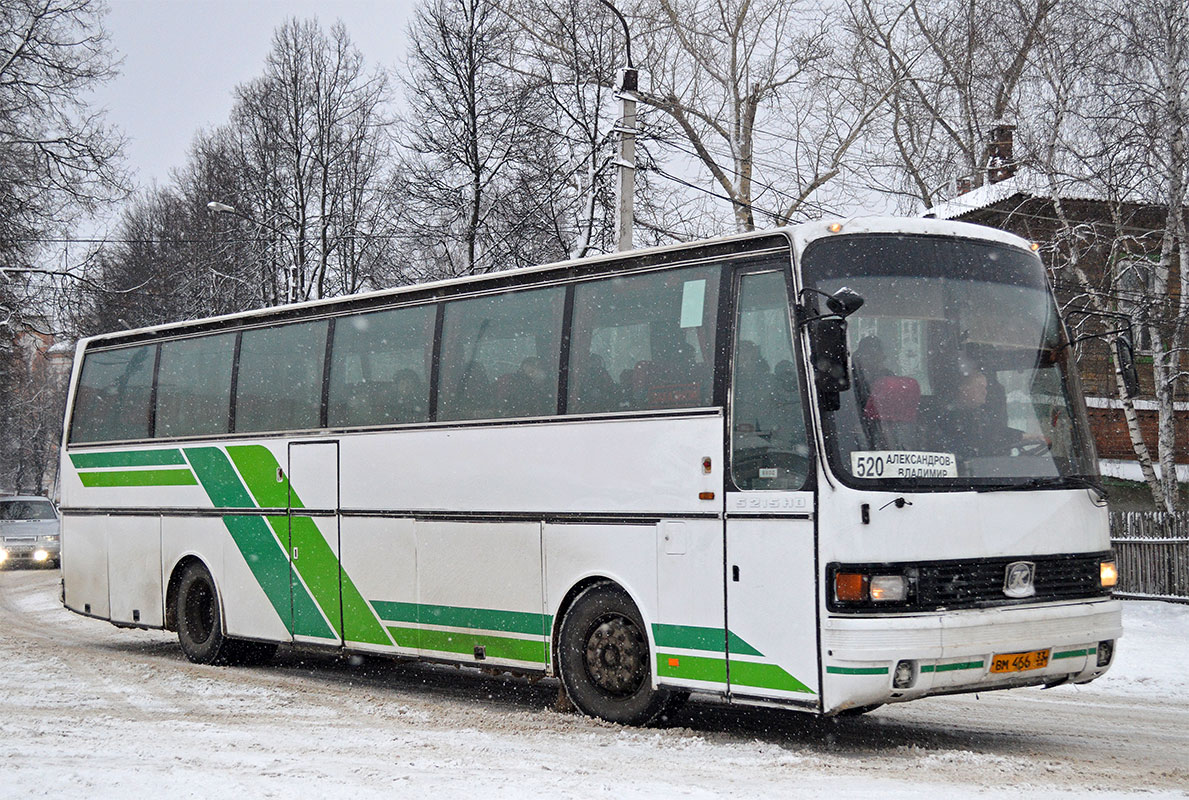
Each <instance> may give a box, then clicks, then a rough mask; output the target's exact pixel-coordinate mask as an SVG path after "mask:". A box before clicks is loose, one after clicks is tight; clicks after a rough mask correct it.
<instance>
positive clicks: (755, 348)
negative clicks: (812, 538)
mask: <svg viewBox="0 0 1189 800" xmlns="http://www.w3.org/2000/svg"><path fill="white" fill-rule="evenodd" d="M773 365H775V366H773ZM731 462H732V463H731V473H732V476H733V477H734V480H735V485H736V486H738V487H739V488H740V489H783V490H793V489H800V488H801V486H803V485H804V483H805V479H806V478H807V477H808V476H809V445H808V436H807V434H806V430H805V419H804V416H803V414H802V412H801V386H800V380H799V378H798V376H797V368H796V359H795V357H794V355H793V337H792V331H791V330H790V327H789V305H788V299H787V294H786V289H785V277H784V273H782V272H776V271H773V272H761V273H754V274H750V275H744V276H743V278H742V280H741V281H740V284H739V317H738V320H737V321H736V329H735V353H734V357H733V359H732V379H731Z"/></svg>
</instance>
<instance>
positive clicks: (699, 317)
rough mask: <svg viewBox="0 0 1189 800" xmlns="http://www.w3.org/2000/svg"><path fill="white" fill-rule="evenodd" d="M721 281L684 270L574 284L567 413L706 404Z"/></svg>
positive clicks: (701, 270)
mask: <svg viewBox="0 0 1189 800" xmlns="http://www.w3.org/2000/svg"><path fill="white" fill-rule="evenodd" d="M720 275H721V269H720V268H719V267H688V268H685V269H674V270H666V271H664V272H652V273H646V274H643V275H626V276H622V277H614V278H607V279H603V280H595V281H589V282H586V283H581V284H579V285H578V286H577V287H576V288H575V290H574V291H575V294H574V331H573V337H572V340H571V346H570V352H571V360H570V373H569V394H568V398H567V405H566V409H567V411H568V412H569V413H572V414H598V413H606V412H612V411H638V410H646V409H657V408H691V407H693V408H696V407H698V406H707V405H710V404H711V403H712V402H713V397H712V394H713V388H714V370H713V367H712V365H713V363H714V346H715V344H714V343H715V322H716V320H715V315H716V314H717V312H718V283H719V276H720Z"/></svg>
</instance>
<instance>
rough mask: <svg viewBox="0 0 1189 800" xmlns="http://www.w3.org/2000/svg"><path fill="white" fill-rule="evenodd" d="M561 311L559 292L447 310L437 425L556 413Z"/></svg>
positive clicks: (483, 300) (464, 303)
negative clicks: (453, 420)
mask: <svg viewBox="0 0 1189 800" xmlns="http://www.w3.org/2000/svg"><path fill="white" fill-rule="evenodd" d="M564 305H565V290H564V289H562V288H561V287H550V288H548V289H535V290H530V291H521V292H505V293H503V294H498V295H494V296H492V297H474V298H470V299H467V300H456V301H454V302H451V303H447V304H446V316H445V320H444V323H443V327H442V366H441V377H440V379H439V389H438V419H439V420H452V419H500V418H509V417H539V416H549V415H552V414H555V413H557V382H558V364H559V360H560V357H561V320H562V311H563V307H564Z"/></svg>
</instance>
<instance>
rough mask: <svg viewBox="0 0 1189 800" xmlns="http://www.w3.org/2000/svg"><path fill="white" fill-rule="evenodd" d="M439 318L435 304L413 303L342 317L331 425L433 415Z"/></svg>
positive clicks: (336, 335)
mask: <svg viewBox="0 0 1189 800" xmlns="http://www.w3.org/2000/svg"><path fill="white" fill-rule="evenodd" d="M435 317H436V307H435V306H413V307H410V308H397V309H388V310H385V311H373V312H370V313H367V314H353V315H350V316H346V317H340V318H339V319H338V321H337V322H336V323H335V326H334V345H333V347H332V349H331V362H330V393H329V396H328V398H327V424H328V425H329V426H330V427H332V428H337V427H345V426H352V425H390V424H393V423H405V422H426V421H427V420H428V419H429V375H428V364H429V358H428V353H429V349H430V347H431V346H432V344H433V328H434V319H435Z"/></svg>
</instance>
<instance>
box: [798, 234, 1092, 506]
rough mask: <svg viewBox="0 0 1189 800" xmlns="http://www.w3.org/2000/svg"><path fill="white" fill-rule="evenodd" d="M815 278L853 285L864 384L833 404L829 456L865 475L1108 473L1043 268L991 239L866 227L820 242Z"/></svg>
mask: <svg viewBox="0 0 1189 800" xmlns="http://www.w3.org/2000/svg"><path fill="white" fill-rule="evenodd" d="M803 270H804V275H805V281H806V285H807V286H809V287H812V288H814V289H818V290H820V291H823V292H826V293H832V292H834V291H836V290H838V289H840V288H841V287H843V286H848V287H850V288H851V289H853V290H854V291H856V292H858V293H859V294H860V295H862V296H863V298H864V299H865V301H866V302H865V303H864V305H863V307H862V308H861V309H860V310H859V311H858V312H857V313H855V314H854V315H853V316H851V317H849V318H848V320H847V322H848V325H847V341H848V345H849V351H850V355H851V376H852V380H851V387H850V389H849V390H847V391H844V392H841V393H840V397H839V402H838V406H839V407H838V409H837V410H831V409H830V408H828V406H830V405H832V404H831V403H824V404H823V405H825V406H827V408H823V414H822V416H823V424H824V428H825V437H826V449H827V456H828V458H829V459H830V462H831V464H832V465H833V468H834V471H835V473H836V474H838V475H839V476H840V477H842V479H843V480H844V481H845V482H847V483H851V484H852V485H858V486H864V487H870V488H878V487H880V486H885V487H886V488H896V489H900V490H903V489H905V488H908V487H910V486H911V487H912V488H930V487H933V488H938V489H954V488H963V487H970V488H1000V487H1002V488H1011V487H1013V486H1014V487H1041V486H1054V487H1069V486H1077V485H1079V484H1081V485H1084V484H1085V482H1086V481H1087V480H1089V481H1093V480H1094V479H1096V477H1097V461H1096V459H1095V457H1094V453H1093V445H1092V443H1091V440H1090V437H1089V434H1088V424H1087V420H1086V412H1085V407H1084V403H1083V401H1082V395H1081V390H1080V387H1079V386H1078V385H1077V378H1076V373H1075V372H1074V370H1073V368H1072V355H1071V352H1070V347H1069V346H1068V344H1067V342H1066V338H1065V335H1064V333H1063V329H1062V326H1061V323H1060V320H1059V318H1058V316H1057V310H1056V307H1055V305H1054V302H1053V297H1052V294H1051V293H1050V292H1049V290H1048V286H1047V283H1046V280H1045V274H1044V267H1043V266H1042V264H1041V262H1040V259H1039V258H1038V257H1036V256H1035V255H1033V254H1031V253H1028V252H1026V251H1024V250H1021V249H1019V248H1015V247H1010V246H1006V245H999V244H995V243H991V242H981V241H971V240H961V239H950V238H938V237H923V236H907V235H887V234H885V235H854V236H849V237H839V238H836V239H826V240H821V241H818V242H815V243H814V244H812V245H811V246H810V247H809V248H807V250H806V252H805V255H804V259H803Z"/></svg>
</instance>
